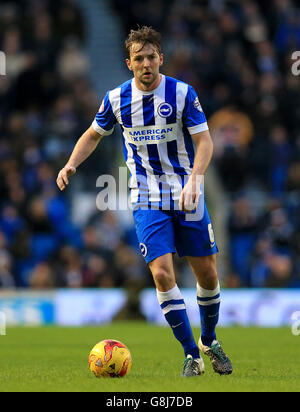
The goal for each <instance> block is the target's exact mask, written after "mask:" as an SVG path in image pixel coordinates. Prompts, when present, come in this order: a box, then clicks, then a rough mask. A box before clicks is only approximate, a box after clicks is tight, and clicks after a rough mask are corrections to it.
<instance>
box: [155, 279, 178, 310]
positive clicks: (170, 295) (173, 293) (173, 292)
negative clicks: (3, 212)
mask: <svg viewBox="0 0 300 412" xmlns="http://www.w3.org/2000/svg"><path fill="white" fill-rule="evenodd" d="M156 295H157V299H158V302H159V304H160V305H161V304H162V303H163V302H166V301H167V300H172V299H176V300H177V299H183V297H182V295H181V292H180V289H179V287H178V286H177V284H176V285H175V286H174V287H173V288H172V289H170V290H167V291H166V292H161V291H159V290H158V289H156Z"/></svg>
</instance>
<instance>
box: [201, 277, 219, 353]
mask: <svg viewBox="0 0 300 412" xmlns="http://www.w3.org/2000/svg"><path fill="white" fill-rule="evenodd" d="M220 301H221V298H220V285H219V284H218V286H217V287H216V289H214V290H207V289H203V288H201V287H200V286H199V285H198V284H197V303H198V305H199V311H200V320H201V341H202V343H203V345H206V346H211V344H212V342H213V341H214V340H215V339H217V338H216V326H217V323H218V320H219V309H220Z"/></svg>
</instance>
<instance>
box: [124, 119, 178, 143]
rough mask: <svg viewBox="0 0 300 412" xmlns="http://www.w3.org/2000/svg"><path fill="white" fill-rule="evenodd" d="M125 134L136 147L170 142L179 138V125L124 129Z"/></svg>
mask: <svg viewBox="0 0 300 412" xmlns="http://www.w3.org/2000/svg"><path fill="white" fill-rule="evenodd" d="M124 134H125V136H126V138H127V140H128V142H129V143H133V144H135V145H142V144H158V143H163V142H170V141H171V140H175V139H176V138H177V124H176V123H171V124H168V125H163V126H162V125H158V126H156V125H154V126H137V127H130V128H127V127H124Z"/></svg>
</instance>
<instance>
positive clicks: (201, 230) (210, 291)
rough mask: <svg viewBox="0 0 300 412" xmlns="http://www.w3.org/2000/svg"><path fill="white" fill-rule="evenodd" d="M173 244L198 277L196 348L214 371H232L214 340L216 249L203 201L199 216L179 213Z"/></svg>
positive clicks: (217, 292) (217, 302)
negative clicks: (199, 333)
mask: <svg viewBox="0 0 300 412" xmlns="http://www.w3.org/2000/svg"><path fill="white" fill-rule="evenodd" d="M189 217H190V216H189ZM175 245H176V249H177V252H178V255H179V256H180V257H182V256H186V257H187V259H188V261H189V263H190V265H191V267H192V270H193V272H194V274H195V277H196V279H197V303H198V305H199V311H200V320H201V337H200V339H199V347H200V349H201V350H202V351H203V352H204V353H206V354H207V355H208V356H210V358H211V360H212V365H213V367H214V370H215V371H216V372H218V373H231V371H232V367H231V363H230V361H229V359H228V358H227V357H226V355H225V354H224V352H223V350H222V348H221V347H220V344H219V343H218V341H217V339H216V332H215V329H216V325H217V323H218V318H219V307H220V286H219V281H218V274H217V266H216V253H217V252H218V248H217V245H216V242H215V239H214V233H213V229H212V224H211V221H210V217H209V214H208V211H207V208H206V206H205V203H204V208H203V210H202V213H199V216H197V215H196V214H195V215H194V216H193V219H192V220H191V219H188V218H187V215H186V214H184V213H182V212H178V216H177V221H176V228H175ZM202 340H203V342H202Z"/></svg>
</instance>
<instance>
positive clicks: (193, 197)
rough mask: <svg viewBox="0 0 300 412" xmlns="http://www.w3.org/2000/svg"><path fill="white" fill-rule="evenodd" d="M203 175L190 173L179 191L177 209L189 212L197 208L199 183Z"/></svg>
mask: <svg viewBox="0 0 300 412" xmlns="http://www.w3.org/2000/svg"><path fill="white" fill-rule="evenodd" d="M202 181H203V176H194V175H191V176H190V177H189V180H188V181H187V184H186V185H185V186H184V188H183V189H182V191H181V194H180V198H179V203H178V205H179V210H181V211H184V212H186V213H190V212H192V211H193V210H195V209H197V206H198V202H199V196H200V194H201V183H202Z"/></svg>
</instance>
